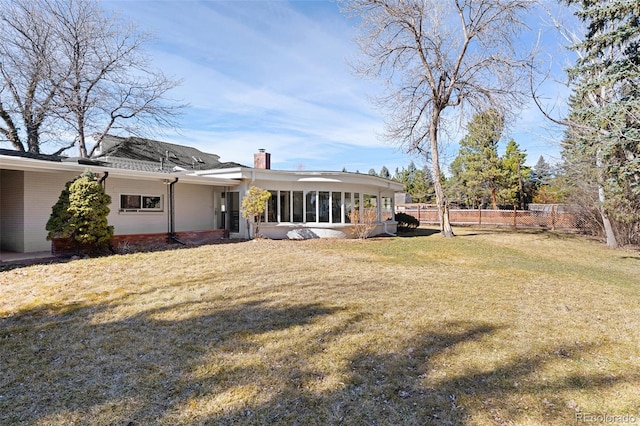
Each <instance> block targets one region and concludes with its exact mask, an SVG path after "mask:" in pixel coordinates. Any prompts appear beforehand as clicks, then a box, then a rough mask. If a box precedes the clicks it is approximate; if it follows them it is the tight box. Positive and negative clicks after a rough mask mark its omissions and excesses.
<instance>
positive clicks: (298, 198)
mask: <svg viewBox="0 0 640 426" xmlns="http://www.w3.org/2000/svg"><path fill="white" fill-rule="evenodd" d="M303 203H304V196H303V195H302V191H293V221H294V222H304V217H303V215H302V212H303V211H304V209H303V207H304V204H303Z"/></svg>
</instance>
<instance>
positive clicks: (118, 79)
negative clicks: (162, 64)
mask: <svg viewBox="0 0 640 426" xmlns="http://www.w3.org/2000/svg"><path fill="white" fill-rule="evenodd" d="M50 1H51V6H52V8H53V10H52V13H53V14H54V16H55V17H56V20H57V22H58V24H59V25H58V31H59V38H60V40H61V41H62V49H61V50H62V57H63V58H64V60H65V61H66V63H67V66H68V68H69V70H70V72H69V77H68V78H67V79H66V80H65V82H64V84H63V85H62V87H61V90H60V98H61V101H62V104H63V106H64V108H63V113H62V115H61V117H62V118H64V119H65V121H66V122H67V123H68V124H69V125H70V126H71V128H72V129H73V131H74V133H75V134H76V135H77V136H76V137H77V144H78V150H79V153H80V156H81V157H88V156H91V155H92V154H93V152H94V151H95V150H96V149H97V148H98V147H99V144H100V142H101V141H102V138H103V137H104V136H105V135H106V134H107V133H108V132H109V131H111V130H112V129H115V128H118V129H120V130H125V131H126V132H128V133H134V134H136V133H137V132H138V131H140V130H142V129H146V128H147V127H148V125H159V126H160V127H175V120H174V119H175V117H176V115H177V114H178V113H179V111H180V110H181V108H182V107H183V106H184V105H180V104H177V103H175V102H171V101H170V100H169V99H167V98H166V95H167V92H168V91H169V90H171V89H172V88H174V87H175V86H177V85H178V83H179V82H177V81H174V80H172V79H170V78H168V77H167V76H165V75H164V74H163V73H162V72H161V71H159V70H153V69H151V68H150V61H149V58H147V57H146V56H145V54H144V51H143V47H144V44H145V43H146V42H147V41H148V40H149V35H148V34H145V33H141V32H139V30H138V29H137V28H136V26H135V25H133V24H130V23H126V22H124V21H123V20H122V19H121V18H120V17H119V16H117V15H112V14H108V13H106V12H104V11H103V10H101V9H100V8H99V6H98V3H97V2H96V1H95V0H66V1H61V0H50ZM91 136H93V137H94V138H95V140H96V143H95V144H94V145H93V147H92V148H91V149H89V146H90V145H89V144H90V142H89V138H90V137H91Z"/></svg>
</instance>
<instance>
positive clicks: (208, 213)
mask: <svg viewBox="0 0 640 426" xmlns="http://www.w3.org/2000/svg"><path fill="white" fill-rule="evenodd" d="M106 184H107V193H108V194H109V195H110V196H111V199H112V201H111V206H110V208H111V213H109V217H108V220H109V224H110V225H112V226H113V227H114V234H115V235H130V234H155V233H163V232H164V233H167V232H168V231H169V192H168V191H169V185H168V184H165V183H164V182H163V181H160V180H133V179H122V178H115V177H114V178H112V177H109V178H107V180H106ZM173 190H174V208H175V214H174V227H175V231H176V232H183V231H205V230H212V229H215V203H214V187H212V186H209V185H192V184H181V183H180V181H178V182H177V183H176V184H175V185H174V186H173ZM122 194H132V195H136V194H140V195H159V196H162V211H159V212H153V211H150V212H124V211H120V196H121V195H122Z"/></svg>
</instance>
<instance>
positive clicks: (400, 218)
mask: <svg viewBox="0 0 640 426" xmlns="http://www.w3.org/2000/svg"><path fill="white" fill-rule="evenodd" d="M396 222H398V230H399V231H408V230H412V229H416V228H417V227H418V226H420V221H419V220H418V219H416V218H415V217H413V216H411V215H410V214H406V213H396Z"/></svg>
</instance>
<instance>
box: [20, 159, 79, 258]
mask: <svg viewBox="0 0 640 426" xmlns="http://www.w3.org/2000/svg"><path fill="white" fill-rule="evenodd" d="M75 176H76V174H74V173H68V172H66V173H61V172H56V173H50V172H34V171H25V172H24V188H25V197H24V228H25V232H24V252H25V253H28V252H34V251H47V250H50V249H51V242H50V241H47V230H46V229H45V226H46V225H47V221H48V220H49V216H51V207H53V205H54V204H55V203H56V202H57V201H58V198H59V197H60V193H61V192H62V190H63V189H64V185H65V184H66V183H67V182H68V181H70V180H71V179H73V178H74V177H75Z"/></svg>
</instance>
